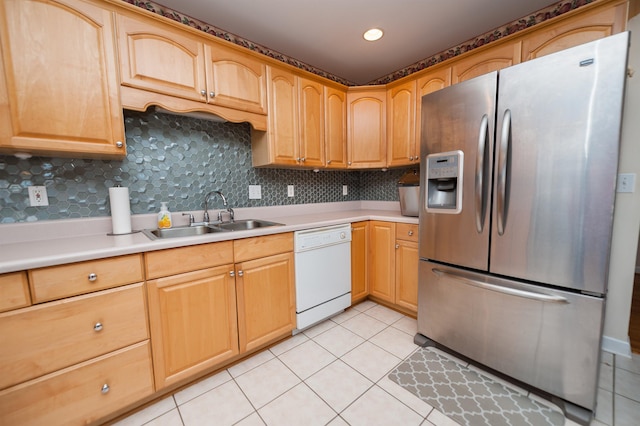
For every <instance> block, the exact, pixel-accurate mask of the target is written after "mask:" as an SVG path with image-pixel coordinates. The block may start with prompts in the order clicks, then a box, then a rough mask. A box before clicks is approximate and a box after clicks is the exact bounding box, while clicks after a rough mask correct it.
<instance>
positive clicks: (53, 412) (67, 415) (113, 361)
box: [0, 340, 154, 426]
mask: <svg viewBox="0 0 640 426" xmlns="http://www.w3.org/2000/svg"><path fill="white" fill-rule="evenodd" d="M105 385H106V386H107V387H105ZM153 391H154V388H153V378H152V370H151V358H150V353H149V341H148V340H147V341H145V342H141V343H138V344H136V345H133V346H129V347H127V348H125V349H121V350H118V351H116V352H112V353H110V354H107V355H104V356H101V357H99V358H95V359H92V360H90V361H88V362H84V363H82V364H78V365H75V366H73V367H71V368H67V369H65V370H61V371H58V372H55V373H53V374H49V375H47V376H44V377H41V378H39V379H36V380H32V381H30V382H27V383H24V384H21V385H18V386H15V387H13V388H10V389H6V390H4V391H1V392H0V413H2V418H1V419H0V423H2V424H7V425H18V424H19V425H45V424H46V425H49V426H54V425H85V424H89V423H92V422H95V421H96V420H98V419H100V418H102V417H104V416H106V415H108V414H110V413H112V412H114V411H116V410H119V409H121V408H124V407H126V406H128V405H130V404H131V403H133V402H135V401H138V400H140V399H142V398H144V397H146V396H148V395H151V394H152V393H153Z"/></svg>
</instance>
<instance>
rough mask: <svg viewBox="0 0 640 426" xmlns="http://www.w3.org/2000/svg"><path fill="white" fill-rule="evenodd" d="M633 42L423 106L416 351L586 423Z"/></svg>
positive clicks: (573, 54)
mask: <svg viewBox="0 0 640 426" xmlns="http://www.w3.org/2000/svg"><path fill="white" fill-rule="evenodd" d="M628 45H629V34H628V33H620V34H617V35H614V36H610V37H607V38H604V39H601V40H599V41H595V42H591V43H588V44H584V45H581V46H577V47H574V48H571V49H567V50H565V51H562V52H558V53H555V54H551V55H548V56H545V57H542V58H538V59H534V60H531V61H528V62H524V63H521V64H518V65H514V66H512V67H509V68H506V69H503V70H501V71H499V72H492V73H490V74H486V75H483V76H480V77H477V78H474V79H472V80H468V81H465V82H462V83H459V84H456V85H454V86H450V87H447V88H444V89H442V90H440V91H437V92H434V93H431V94H428V95H425V96H424V97H423V98H422V123H421V126H422V140H421V157H422V158H421V160H422V165H423V166H422V167H421V180H420V183H421V196H420V204H421V207H420V240H419V252H420V266H419V290H418V294H419V296H418V299H419V302H418V334H417V335H416V343H427V342H428V341H431V342H435V343H437V344H439V345H441V346H444V347H446V348H449V349H451V350H453V351H455V352H457V353H459V354H462V355H464V356H466V357H468V358H470V359H472V360H475V361H477V362H479V363H481V364H484V365H485V366H488V367H490V368H491V369H494V370H496V371H498V372H500V373H503V374H506V375H508V376H511V377H512V378H515V379H517V380H518V381H521V382H523V383H525V384H527V385H530V386H533V387H535V388H537V389H539V390H542V391H544V392H545V393H548V394H550V395H551V396H552V399H554V400H556V402H558V403H559V404H560V405H562V406H563V408H564V409H565V412H566V414H567V416H569V417H570V418H574V420H576V421H580V422H587V421H588V419H589V418H590V417H591V415H592V411H594V409H595V400H596V389H597V378H598V366H599V358H600V341H601V337H602V324H603V318H604V305H605V298H606V291H607V275H608V262H609V252H610V244H611V232H612V222H613V204H614V199H615V185H616V176H617V167H618V149H619V139H620V127H621V117H622V106H623V94H624V83H625V78H626V67H627V52H628ZM425 337H426V339H425ZM431 342H429V343H431ZM585 419H586V420H585Z"/></svg>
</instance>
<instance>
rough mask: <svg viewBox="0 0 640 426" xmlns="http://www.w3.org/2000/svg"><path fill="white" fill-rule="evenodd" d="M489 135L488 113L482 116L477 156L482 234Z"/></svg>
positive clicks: (478, 222) (478, 227)
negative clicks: (485, 166) (485, 168)
mask: <svg viewBox="0 0 640 426" xmlns="http://www.w3.org/2000/svg"><path fill="white" fill-rule="evenodd" d="M488 136H489V118H488V117H487V114H484V115H483V116H482V120H481V121H480V133H479V134H478V153H477V157H476V194H475V198H476V199H475V202H476V231H478V234H482V230H483V229H484V216H485V212H486V209H487V203H486V194H485V193H484V190H483V189H484V164H485V161H486V158H485V154H486V153H485V146H486V143H487V137H488Z"/></svg>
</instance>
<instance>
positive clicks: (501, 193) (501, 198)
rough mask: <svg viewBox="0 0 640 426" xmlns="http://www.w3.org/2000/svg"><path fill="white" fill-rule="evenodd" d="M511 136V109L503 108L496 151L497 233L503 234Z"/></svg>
mask: <svg viewBox="0 0 640 426" xmlns="http://www.w3.org/2000/svg"><path fill="white" fill-rule="evenodd" d="M510 138H511V110H508V109H507V110H505V112H504V117H503V120H502V137H501V138H500V151H499V152H498V197H497V203H498V204H497V211H498V215H497V216H498V217H497V219H498V235H502V234H504V225H505V223H506V218H507V210H506V207H507V203H506V198H507V159H508V157H509V145H510V143H509V142H510V141H509V139H510Z"/></svg>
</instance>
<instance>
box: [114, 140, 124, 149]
mask: <svg viewBox="0 0 640 426" xmlns="http://www.w3.org/2000/svg"><path fill="white" fill-rule="evenodd" d="M123 146H124V144H123V143H122V141H117V142H116V147H117V148H122V147H123Z"/></svg>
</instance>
